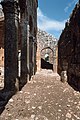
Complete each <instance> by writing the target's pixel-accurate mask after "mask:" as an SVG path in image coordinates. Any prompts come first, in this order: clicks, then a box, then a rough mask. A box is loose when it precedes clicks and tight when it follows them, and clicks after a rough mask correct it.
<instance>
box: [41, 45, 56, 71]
mask: <svg viewBox="0 0 80 120" xmlns="http://www.w3.org/2000/svg"><path fill="white" fill-rule="evenodd" d="M53 56H54V52H53V50H52V49H51V48H50V47H45V48H43V49H42V50H41V68H42V69H51V70H53V63H54V58H53Z"/></svg>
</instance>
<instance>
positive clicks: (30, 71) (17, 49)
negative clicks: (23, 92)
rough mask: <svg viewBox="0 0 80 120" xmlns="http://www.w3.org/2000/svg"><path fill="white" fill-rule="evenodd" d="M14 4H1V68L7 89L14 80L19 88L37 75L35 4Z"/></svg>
mask: <svg viewBox="0 0 80 120" xmlns="http://www.w3.org/2000/svg"><path fill="white" fill-rule="evenodd" d="M14 1H15V0H5V1H2V2H1V4H2V7H3V12H4V13H3V12H2V8H1V9H0V10H1V11H0V53H1V54H0V65H1V67H3V66H5V67H4V71H5V72H4V73H5V75H4V76H5V77H4V81H5V82H4V83H5V85H6V87H5V88H9V89H11V87H13V88H14V86H15V84H16V80H18V82H19V87H20V88H21V87H22V86H23V85H24V84H26V83H27V81H28V80H30V78H31V76H32V75H34V74H35V71H36V50H37V38H36V34H37V6H38V1H37V0H19V1H15V2H14ZM9 16H11V17H9ZM12 22H13V23H14V24H11V23H12ZM4 23H5V24H4ZM6 26H7V27H6ZM11 26H12V28H11ZM4 41H5V42H4ZM2 48H3V51H2ZM11 48H12V49H11ZM2 58H4V60H3V59H2ZM13 58H14V59H13ZM11 64H12V66H13V67H11ZM7 68H8V69H7ZM7 70H8V71H7ZM13 77H14V78H13ZM9 79H10V80H9ZM9 85H12V86H11V87H9ZM14 89H15V88H14Z"/></svg>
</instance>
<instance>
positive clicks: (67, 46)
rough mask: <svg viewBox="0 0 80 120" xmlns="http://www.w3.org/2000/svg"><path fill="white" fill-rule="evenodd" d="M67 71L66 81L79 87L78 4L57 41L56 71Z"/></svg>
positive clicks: (79, 40)
mask: <svg viewBox="0 0 80 120" xmlns="http://www.w3.org/2000/svg"><path fill="white" fill-rule="evenodd" d="M62 71H67V75H68V82H69V83H70V84H74V85H75V86H76V87H77V88H78V89H80V4H79V3H78V4H77V5H76V6H75V8H74V10H73V11H72V14H71V15H70V18H69V20H68V21H67V22H66V24H65V28H64V30H63V31H62V34H61V36H60V39H59V42H58V73H59V74H61V72H62Z"/></svg>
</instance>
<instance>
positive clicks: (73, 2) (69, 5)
mask: <svg viewBox="0 0 80 120" xmlns="http://www.w3.org/2000/svg"><path fill="white" fill-rule="evenodd" d="M77 1H78V0H73V1H72V2H71V3H69V4H68V5H67V6H66V7H65V9H64V11H65V12H67V11H68V9H69V8H70V7H71V6H72V5H73V4H76V3H77Z"/></svg>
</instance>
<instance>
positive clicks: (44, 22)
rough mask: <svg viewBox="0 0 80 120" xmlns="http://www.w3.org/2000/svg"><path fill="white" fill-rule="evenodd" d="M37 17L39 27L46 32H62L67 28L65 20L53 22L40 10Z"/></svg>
mask: <svg viewBox="0 0 80 120" xmlns="http://www.w3.org/2000/svg"><path fill="white" fill-rule="evenodd" d="M37 17H38V27H39V28H40V29H42V30H45V31H51V30H54V31H61V30H62V29H63V28H64V26H65V20H64V21H57V20H52V19H50V18H48V17H47V16H45V15H44V14H43V13H42V11H41V10H40V9H39V8H38V11H37Z"/></svg>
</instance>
